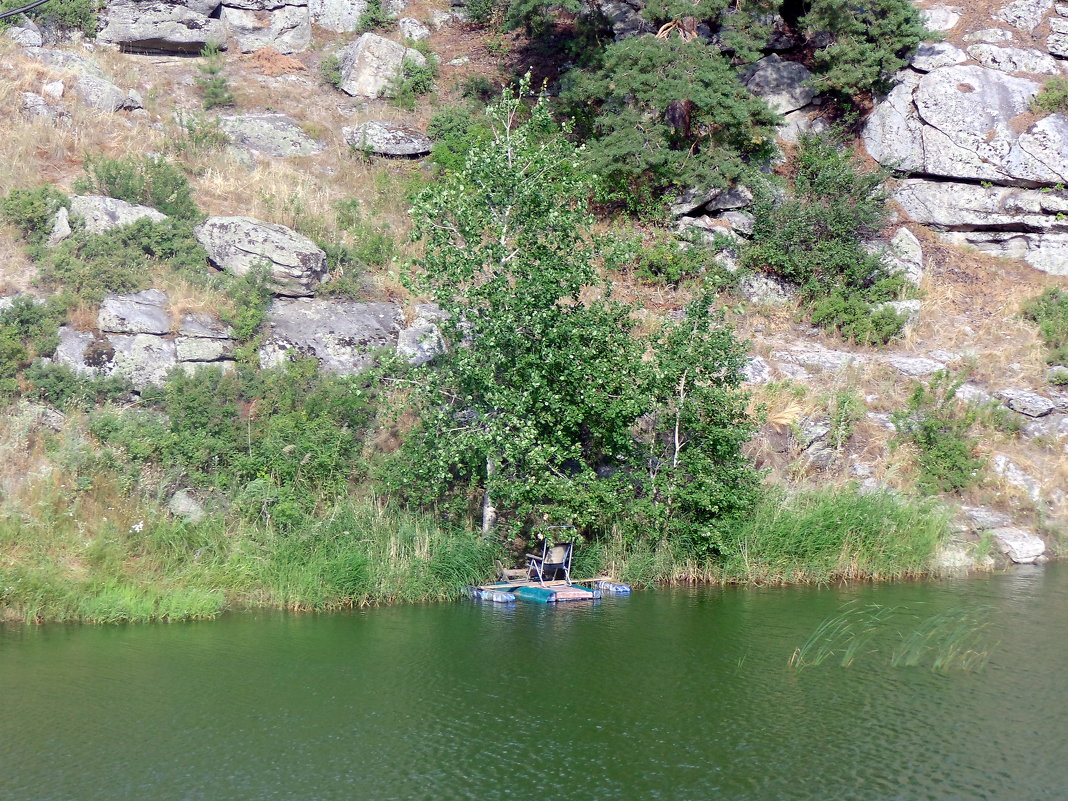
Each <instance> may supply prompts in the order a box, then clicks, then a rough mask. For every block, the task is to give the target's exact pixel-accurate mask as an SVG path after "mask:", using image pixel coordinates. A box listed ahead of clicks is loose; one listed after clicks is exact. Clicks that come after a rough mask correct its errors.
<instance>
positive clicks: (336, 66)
mask: <svg viewBox="0 0 1068 801" xmlns="http://www.w3.org/2000/svg"><path fill="white" fill-rule="evenodd" d="M319 80H321V81H322V82H323V83H324V84H325V85H327V86H332V87H334V88H335V89H340V88H341V59H340V58H338V57H337V55H336V54H334V53H331V54H329V55H326V56H323V60H322V61H320V62H319Z"/></svg>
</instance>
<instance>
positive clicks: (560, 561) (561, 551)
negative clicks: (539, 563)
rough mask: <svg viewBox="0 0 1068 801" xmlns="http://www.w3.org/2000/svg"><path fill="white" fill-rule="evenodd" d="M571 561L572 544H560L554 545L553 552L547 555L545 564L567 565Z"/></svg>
mask: <svg viewBox="0 0 1068 801" xmlns="http://www.w3.org/2000/svg"><path fill="white" fill-rule="evenodd" d="M570 561H571V543H570V542H562V543H560V542H558V543H556V544H555V545H553V547H552V550H550V551H549V553H547V554H546V555H545V561H544V564H546V565H565V564H567V563H568V562H570Z"/></svg>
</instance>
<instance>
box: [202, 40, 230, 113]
mask: <svg viewBox="0 0 1068 801" xmlns="http://www.w3.org/2000/svg"><path fill="white" fill-rule="evenodd" d="M200 58H201V60H200V62H199V63H198V64H197V70H199V71H200V77H199V78H197V79H196V84H197V86H198V87H199V89H200V92H201V95H202V98H203V102H204V108H205V109H208V110H211V109H213V108H219V107H220V106H232V105H234V103H235V102H236V101H235V100H234V95H233V92H231V91H230V82H229V81H228V80H227V78H226V75H225V74H224V73H223V69H224V67H225V64H224V62H223V55H222V51H221V50H220V49H219V46H218V45H217V44H216V43H215V42H208V43H207V44H206V45H204V49H203V50H201V51H200Z"/></svg>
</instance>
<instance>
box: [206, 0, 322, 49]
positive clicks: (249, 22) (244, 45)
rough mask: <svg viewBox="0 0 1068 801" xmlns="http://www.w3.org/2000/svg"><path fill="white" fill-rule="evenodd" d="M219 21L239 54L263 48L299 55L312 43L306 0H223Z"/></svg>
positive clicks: (309, 16)
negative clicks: (230, 34) (233, 40)
mask: <svg viewBox="0 0 1068 801" xmlns="http://www.w3.org/2000/svg"><path fill="white" fill-rule="evenodd" d="M221 18H222V21H223V22H224V23H226V25H227V27H228V28H229V29H230V32H231V33H233V35H234V38H235V39H236V40H237V45H238V47H240V48H241V52H242V53H251V52H252V51H253V50H259V49H260V48H263V47H273V48H274V49H275V50H277V51H278V52H279V53H298V52H300V51H302V50H307V49H308V45H310V44H311V15H310V14H309V13H308V3H307V0H223V6H222V15H221Z"/></svg>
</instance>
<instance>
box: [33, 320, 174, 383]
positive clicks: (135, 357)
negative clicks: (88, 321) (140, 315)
mask: <svg viewBox="0 0 1068 801" xmlns="http://www.w3.org/2000/svg"><path fill="white" fill-rule="evenodd" d="M52 358H53V360H54V361H55V362H56V363H57V364H62V365H66V366H68V367H70V368H71V369H73V370H74V371H75V372H76V373H78V374H79V375H89V376H119V377H122V378H125V379H127V380H128V381H129V382H130V383H131V384H132V385H133V386H134V387H135V388H136V389H143V388H144V387H147V386H149V385H156V386H158V385H160V384H162V383H163V382H164V380H166V378H167V373H168V372H170V371H171V370H172V369H174V367H176V366H177V364H178V360H177V356H176V353H175V346H174V340H172V339H167V338H165V337H161V336H155V335H153V334H108V335H106V336H101V337H97V336H94V335H93V334H91V333H88V332H85V331H74V330H73V329H71V328H68V327H67V326H63V327H62V328H60V329H59V347H58V348H56V352H55V354H54V355H53V357H52Z"/></svg>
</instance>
